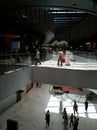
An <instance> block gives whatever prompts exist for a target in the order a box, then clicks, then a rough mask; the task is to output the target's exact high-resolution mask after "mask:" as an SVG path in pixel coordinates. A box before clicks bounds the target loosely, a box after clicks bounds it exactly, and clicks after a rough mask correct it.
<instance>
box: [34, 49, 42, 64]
mask: <svg viewBox="0 0 97 130" xmlns="http://www.w3.org/2000/svg"><path fill="white" fill-rule="evenodd" d="M35 61H36V63H35V65H37V64H38V63H39V64H41V62H40V52H39V50H38V49H36V56H35Z"/></svg>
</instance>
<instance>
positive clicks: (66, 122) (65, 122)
mask: <svg viewBox="0 0 97 130" xmlns="http://www.w3.org/2000/svg"><path fill="white" fill-rule="evenodd" d="M64 126H65V129H66V130H67V129H68V115H65V116H64Z"/></svg>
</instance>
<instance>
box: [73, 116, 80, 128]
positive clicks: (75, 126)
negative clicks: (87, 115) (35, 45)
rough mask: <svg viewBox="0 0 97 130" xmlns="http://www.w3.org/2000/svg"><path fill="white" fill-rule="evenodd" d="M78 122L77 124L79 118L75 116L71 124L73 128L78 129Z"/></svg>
mask: <svg viewBox="0 0 97 130" xmlns="http://www.w3.org/2000/svg"><path fill="white" fill-rule="evenodd" d="M78 124H79V118H76V120H75V122H74V125H73V130H78Z"/></svg>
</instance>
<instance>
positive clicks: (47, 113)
mask: <svg viewBox="0 0 97 130" xmlns="http://www.w3.org/2000/svg"><path fill="white" fill-rule="evenodd" d="M45 120H46V128H47V127H49V124H50V113H49V110H48V111H47V112H46V114H45Z"/></svg>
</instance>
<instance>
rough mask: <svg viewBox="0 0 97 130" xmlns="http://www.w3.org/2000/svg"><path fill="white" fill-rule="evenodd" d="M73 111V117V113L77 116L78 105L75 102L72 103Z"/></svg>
mask: <svg viewBox="0 0 97 130" xmlns="http://www.w3.org/2000/svg"><path fill="white" fill-rule="evenodd" d="M73 110H74V115H75V112H76V113H77V114H78V105H77V103H76V101H74V105H73Z"/></svg>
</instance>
